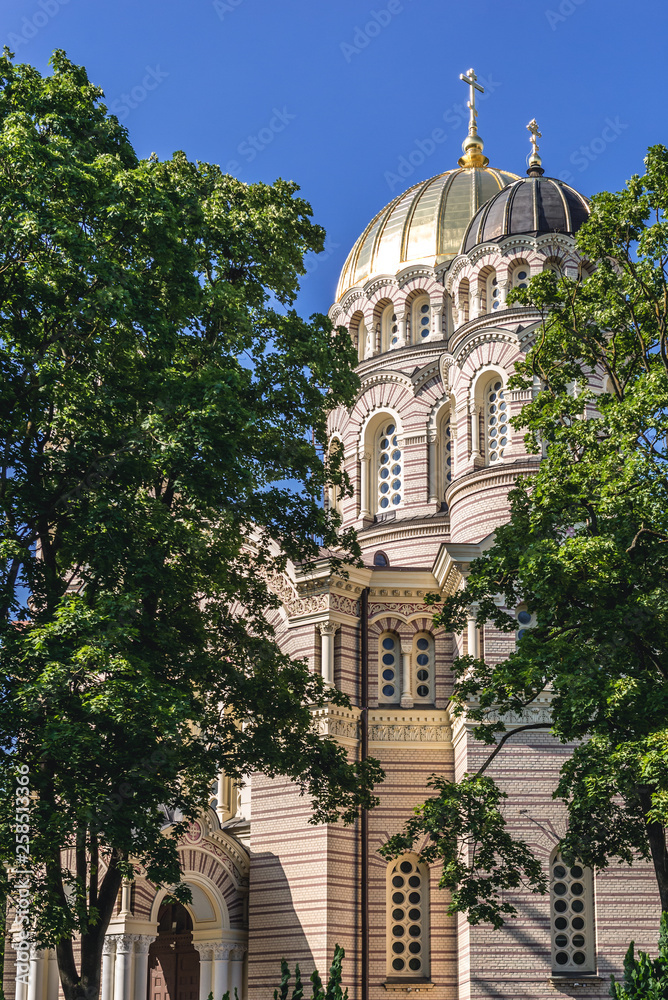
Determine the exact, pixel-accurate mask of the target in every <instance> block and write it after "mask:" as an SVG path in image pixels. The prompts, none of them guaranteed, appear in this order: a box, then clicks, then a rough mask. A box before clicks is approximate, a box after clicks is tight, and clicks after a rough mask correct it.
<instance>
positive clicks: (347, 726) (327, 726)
mask: <svg viewBox="0 0 668 1000" xmlns="http://www.w3.org/2000/svg"><path fill="white" fill-rule="evenodd" d="M311 715H312V716H313V718H314V720H315V722H316V724H317V727H318V732H319V733H320V735H321V736H336V737H338V738H339V739H340V740H354V741H357V740H359V715H360V710H359V709H358V708H350V709H346V708H341V707H339V706H338V705H324V706H323V707H322V708H314V709H311Z"/></svg>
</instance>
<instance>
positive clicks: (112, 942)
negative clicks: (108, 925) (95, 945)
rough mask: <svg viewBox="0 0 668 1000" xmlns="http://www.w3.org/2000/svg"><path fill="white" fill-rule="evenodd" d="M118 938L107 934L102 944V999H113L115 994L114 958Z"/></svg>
mask: <svg viewBox="0 0 668 1000" xmlns="http://www.w3.org/2000/svg"><path fill="white" fill-rule="evenodd" d="M115 957H116V939H115V938H113V937H109V936H106V937H105V939H104V943H103V945H102V976H101V979H100V990H101V996H100V1000H112V997H113V995H114V959H115Z"/></svg>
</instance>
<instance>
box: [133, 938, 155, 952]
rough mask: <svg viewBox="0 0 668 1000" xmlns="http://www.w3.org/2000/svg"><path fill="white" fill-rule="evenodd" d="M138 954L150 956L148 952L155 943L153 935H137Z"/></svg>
mask: <svg viewBox="0 0 668 1000" xmlns="http://www.w3.org/2000/svg"><path fill="white" fill-rule="evenodd" d="M136 941H137V953H138V954H139V955H148V950H149V948H150V947H151V945H152V944H153V942H154V941H155V937H153V935H151V934H137V936H136Z"/></svg>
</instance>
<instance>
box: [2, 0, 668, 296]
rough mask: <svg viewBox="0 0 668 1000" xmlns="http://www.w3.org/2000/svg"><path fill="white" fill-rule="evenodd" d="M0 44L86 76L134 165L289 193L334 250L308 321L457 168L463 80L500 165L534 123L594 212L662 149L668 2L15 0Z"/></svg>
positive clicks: (312, 277) (555, 171) (314, 284)
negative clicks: (176, 154) (363, 242)
mask: <svg viewBox="0 0 668 1000" xmlns="http://www.w3.org/2000/svg"><path fill="white" fill-rule="evenodd" d="M0 35H1V37H2V39H3V42H4V43H5V44H8V45H9V47H10V48H12V49H13V50H14V51H15V52H16V57H17V60H19V61H22V62H31V63H33V64H34V65H36V66H37V67H38V68H39V69H40V70H41V71H42V72H46V71H47V61H48V58H49V55H50V53H51V51H52V50H53V49H54V48H64V49H65V50H66V51H67V53H68V55H69V56H70V58H71V59H73V60H74V61H75V62H79V63H83V64H84V65H85V66H86V67H87V69H88V72H89V76H90V78H91V79H92V80H93V81H94V82H95V83H97V84H99V85H100V86H101V87H103V89H104V91H105V94H106V97H107V101H108V103H109V104H110V106H111V107H112V108H113V110H114V111H115V112H116V113H117V114H118V115H119V118H121V120H122V121H123V123H124V124H125V125H126V126H127V127H128V129H129V131H130V136H131V139H132V141H133V144H134V146H135V148H136V149H137V151H138V153H139V154H140V155H143V156H148V155H149V154H150V153H151V152H152V151H156V152H157V153H158V155H159V156H161V157H167V156H169V155H170V154H171V153H172V152H173V151H174V150H176V149H183V150H185V151H186V152H187V154H188V155H189V156H190V157H192V158H194V159H201V160H209V161H213V162H217V163H220V164H221V165H222V166H223V167H224V168H228V169H230V170H231V172H234V173H236V175H237V176H239V177H240V178H241V179H242V180H245V181H249V182H250V181H256V180H262V181H266V182H271V181H272V180H274V179H275V178H276V177H279V176H280V177H284V178H289V179H292V180H295V181H297V182H298V183H299V184H300V186H301V188H302V194H303V196H304V197H305V198H307V199H308V200H309V201H310V202H311V204H312V206H313V209H314V214H315V219H316V221H318V222H319V223H320V224H321V225H323V226H324V227H325V228H326V230H327V234H328V238H327V250H326V253H325V254H324V255H321V257H320V258H316V259H313V260H311V261H310V262H309V273H308V275H307V276H306V278H305V280H304V281H303V285H302V292H301V294H300V299H299V303H298V306H299V308H300V309H301V310H302V311H303V312H304V313H306V314H310V313H311V312H313V311H316V310H317V311H322V312H326V311H327V309H328V307H329V305H330V304H331V301H332V298H333V295H334V290H335V287H336V280H337V277H338V273H339V270H340V268H341V266H342V264H343V261H344V260H345V257H346V254H347V252H348V250H349V249H350V247H351V245H352V243H353V242H354V240H355V239H356V238H357V236H358V235H359V234H360V232H361V231H362V229H363V228H364V227H365V226H366V224H367V222H368V221H369V220H370V219H371V217H372V216H373V215H374V214H375V213H376V212H377V211H378V210H379V209H381V208H382V207H383V205H385V204H386V203H387V202H388V201H390V199H391V198H392V197H394V196H395V195H396V194H399V193H400V192H401V190H403V189H404V188H406V187H408V186H409V185H410V184H413V183H415V182H416V181H419V180H422V179H424V178H427V177H430V176H433V175H434V174H437V173H440V172H441V171H443V170H447V169H449V168H451V167H454V166H456V161H457V157H458V156H459V155H460V145H461V141H462V139H463V138H464V136H465V134H466V126H465V123H464V121H463V117H462V106H463V105H464V104H465V102H466V99H467V91H466V88H465V86H464V84H463V83H461V82H460V80H459V74H460V73H461V72H465V71H466V70H467V69H468V68H469V67H470V66H473V67H474V68H475V70H476V72H477V74H478V76H479V78H482V81H483V83H485V85H486V87H487V93H486V95H485V98H484V100H482V101H481V103H480V105H479V110H480V115H479V119H478V122H479V130H480V134H481V135H482V137H483V139H484V140H485V152H486V153H487V155H488V156H489V157H490V160H491V164H492V165H493V166H496V167H500V168H503V169H506V170H512V171H515V172H516V173H521V172H522V171H523V170H524V169H526V165H525V159H526V154H527V152H528V150H529V143H528V134H527V132H526V128H525V126H526V124H527V122H528V121H529V120H530V119H531V118H533V117H536V118H537V119H538V123H539V125H540V128H541V130H542V132H543V138H542V140H541V154H542V156H543V163H544V166H545V168H546V172H547V173H548V174H551V175H552V176H561V177H563V178H564V179H568V180H569V181H570V183H572V184H573V185H574V186H575V187H577V188H578V189H579V190H580V191H582V192H583V193H584V194H587V195H590V194H592V193H594V192H595V191H598V190H602V189H606V188H607V189H617V188H619V187H621V186H622V185H623V183H624V181H625V179H626V178H627V177H629V176H630V175H631V174H633V173H634V172H638V171H639V170H642V157H643V155H644V152H645V149H646V147H647V146H648V145H650V144H653V143H657V142H663V143H666V144H668V100H667V99H666V72H665V71H666V63H667V60H666V52H667V51H668V4H667V3H666V0H635V2H634V3H630V2H629V0H505V2H503V3H501V2H498V0H497V2H492V0H478V2H477V3H475V4H471V3H467V2H465V0H460V2H458V3H454V2H452V0H389V2H388V0H379V2H378V3H370V2H366V0H180V2H179V0H160V2H159V0H67V2H63V0H3V2H2V5H1V10H0ZM434 130H437V137H438V141H434V138H433V135H434ZM411 154H412V155H411ZM421 158H422V162H420V160H421ZM400 167H402V169H403V174H404V177H403V178H402V177H400V170H399V168H400Z"/></svg>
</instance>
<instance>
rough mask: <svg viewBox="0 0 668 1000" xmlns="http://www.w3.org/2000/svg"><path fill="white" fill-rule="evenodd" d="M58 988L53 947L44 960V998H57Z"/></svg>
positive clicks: (50, 999)
mask: <svg viewBox="0 0 668 1000" xmlns="http://www.w3.org/2000/svg"><path fill="white" fill-rule="evenodd" d="M59 990H60V974H59V972H58V959H57V958H56V952H55V949H54V948H51V949H49V957H48V958H47V962H46V1000H58V992H59ZM109 1000H111V998H109Z"/></svg>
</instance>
